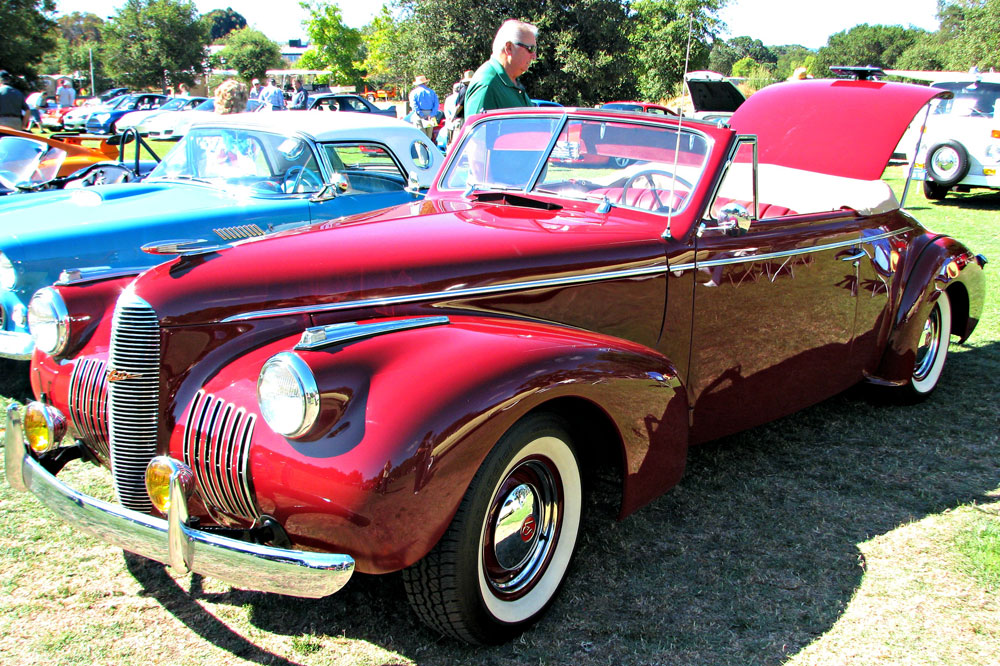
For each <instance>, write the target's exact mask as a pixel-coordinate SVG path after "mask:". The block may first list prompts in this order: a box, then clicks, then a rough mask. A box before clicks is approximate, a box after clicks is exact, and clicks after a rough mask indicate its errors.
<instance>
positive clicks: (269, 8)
mask: <svg viewBox="0 0 1000 666" xmlns="http://www.w3.org/2000/svg"><path fill="white" fill-rule="evenodd" d="M122 4H123V0H57V1H56V8H57V10H58V11H59V12H61V13H64V14H68V13H71V12H74V11H78V12H91V13H94V14H97V15H98V16H102V17H103V16H111V15H113V14H115V13H116V11H117V8H118V7H120V6H121V5H122ZM277 4H278V3H276V2H274V0H267V1H262V0H195V5H196V6H197V7H198V10H199V11H200V12H202V13H206V12H210V11H212V10H213V9H225V8H226V7H232V8H233V9H234V10H236V11H237V12H239V13H240V14H242V15H243V16H244V18H246V20H247V22H248V23H249V24H250V25H251V26H253V27H255V28H257V29H258V30H260V31H261V32H263V33H264V34H266V35H267V36H268V37H270V38H271V39H273V40H275V41H279V42H284V41H287V40H289V39H294V38H300V37H304V36H305V32H304V30H303V29H302V21H303V20H304V19H305V18H306V12H305V10H303V9H302V8H301V7H300V6H299V3H298V2H297V1H296V0H280V6H281V9H280V11H275V9H274V8H275V6H276V5H277ZM338 4H339V5H340V7H341V16H343V17H344V22H345V23H346V24H347V25H349V26H351V27H354V28H360V27H362V26H363V25H365V24H366V23H368V22H369V21H370V20H371V19H372V17H373V16H374V15H375V14H376V13H377V12H378V11H379V9H380V8H381V7H382V4H383V2H382V0H352V1H346V2H345V1H343V0H341V1H340V2H339V3H338ZM936 11H937V2H936V0H836V1H835V2H811V1H809V0H732V1H731V2H730V4H729V6H728V7H727V8H726V9H725V10H723V12H722V14H721V17H722V20H723V21H725V22H726V23H727V25H728V26H729V31H728V34H727V35H724V36H725V37H736V36H741V35H749V36H750V37H754V38H756V39H760V40H761V41H763V42H764V43H765V44H768V45H781V44H801V45H803V46H805V47H808V48H813V49H815V48H819V47H821V46H824V45H825V44H826V42H827V39H828V38H829V36H830V35H832V34H834V33H837V32H840V31H842V30H847V29H849V28H852V27H854V26H855V25H859V24H861V23H868V24H884V25H902V26H904V27H909V26H911V25H912V26H915V27H918V28H924V29H925V30H930V31H933V30H936V29H937V27H938V23H937V19H936V18H935V16H934V14H935V12H936ZM539 40H540V41H541V42H543V43H544V41H545V35H544V34H542V35H540V36H539Z"/></svg>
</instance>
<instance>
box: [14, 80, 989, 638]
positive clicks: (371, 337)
mask: <svg viewBox="0 0 1000 666" xmlns="http://www.w3.org/2000/svg"><path fill="white" fill-rule="evenodd" d="M939 94H945V95H947V94H949V93H947V92H942V91H941V90H939V89H936V88H925V87H917V86H907V85H902V84H891V83H882V82H873V81H825V80H824V81H821V80H814V81H802V82H795V83H783V84H778V85H775V86H772V87H769V88H765V89H764V90H762V91H760V92H758V93H757V94H755V95H753V96H752V97H751V98H750V99H749V100H747V102H746V103H745V104H743V105H742V106H741V107H740V109H739V110H738V111H737V112H736V113H735V114H734V115H733V117H732V121H731V128H730V127H717V126H715V125H712V124H707V123H701V122H699V121H694V120H690V119H685V118H677V117H655V116H640V115H637V114H626V113H616V112H609V111H601V110H595V109H553V108H544V109H542V108H540V109H524V110H516V111H515V110H510V111H500V112H493V113H489V114H486V115H482V116H477V117H473V118H470V119H469V122H468V123H467V125H466V127H465V129H464V130H463V134H462V136H461V137H460V140H459V142H458V144H457V146H456V147H455V148H454V149H453V150H452V152H451V154H450V155H449V158H448V159H447V161H446V163H445V164H444V166H443V167H442V170H441V172H440V173H439V174H438V177H437V181H436V183H435V185H434V187H432V189H431V190H430V193H429V194H428V196H427V198H426V199H425V200H423V201H415V202H412V203H409V204H405V205H402V206H399V207H396V208H391V209H386V210H383V211H379V212H376V213H371V214H367V215H361V216H354V217H350V218H346V219H338V220H333V221H327V222H323V223H317V224H314V225H313V226H311V227H304V228H297V229H294V230H289V231H287V232H283V233H278V234H275V235H272V236H269V237H266V238H261V239H251V240H246V241H240V242H235V243H234V244H233V245H232V246H231V247H229V246H226V247H221V246H216V247H213V248H206V247H204V246H201V249H200V250H198V251H192V252H190V253H188V254H185V255H182V256H180V257H179V258H177V259H175V260H172V261H170V262H168V263H165V264H162V265H160V266H157V267H155V268H152V269H149V270H147V271H145V272H143V273H142V274H140V275H137V276H135V275H131V276H122V275H121V273H120V272H119V273H118V274H108V275H104V276H101V275H100V273H99V272H97V271H73V270H69V271H67V272H66V273H65V274H64V277H63V278H62V279H61V280H60V282H59V283H58V284H56V285H55V286H53V287H48V288H46V289H43V290H41V291H39V292H38V293H37V294H36V295H35V297H34V299H33V300H32V302H31V305H30V327H31V331H32V334H33V336H34V339H35V352H34V356H33V359H32V369H31V381H32V387H33V389H34V391H35V395H36V396H37V398H38V401H37V402H34V403H31V404H29V405H28V406H27V407H26V408H25V409H24V410H20V409H17V408H13V409H11V410H9V411H8V415H7V418H8V425H7V440H6V448H5V455H6V474H7V479H8V481H9V483H10V484H11V485H12V486H14V487H16V488H19V489H21V490H28V491H31V492H32V493H34V494H35V495H37V496H38V498H39V499H40V500H41V502H42V503H43V504H45V505H46V506H48V507H49V508H50V509H52V510H53V511H54V512H56V513H57V514H58V515H59V516H61V517H62V518H63V519H65V520H67V521H69V522H70V523H72V524H74V525H77V526H79V527H80V528H81V529H87V530H90V531H91V532H93V533H94V534H96V535H97V536H98V537H100V538H102V539H105V540H107V541H109V542H112V543H114V544H117V545H119V546H121V547H123V548H125V549H128V550H130V551H134V552H136V553H139V554H141V555H144V556H146V557H149V558H153V559H155V560H158V561H160V562H165V563H168V564H169V565H170V566H171V567H172V568H173V569H174V570H175V571H179V572H185V571H195V572H199V573H202V574H206V575H210V576H215V577H218V578H221V579H224V580H226V581H229V582H231V583H232V584H234V585H237V586H239V587H245V588H250V589H257V590H264V591H270V592H276V593H282V594H289V595H298V596H305V597H321V596H324V595H328V594H332V593H334V592H336V591H337V590H338V589H340V588H341V587H342V586H343V585H344V584H345V583H346V582H347V580H348V579H349V578H350V576H351V575H352V573H353V572H354V571H358V572H363V573H366V574H383V573H388V572H394V571H402V577H403V580H404V582H405V585H406V588H407V593H408V597H409V599H410V601H411V602H412V604H411V605H412V606H413V608H414V610H415V612H416V613H417V614H418V615H419V616H420V617H421V618H422V619H423V620H424V621H425V622H426V623H427V624H429V625H430V626H432V627H434V628H436V629H438V630H439V631H441V632H444V633H446V634H448V635H451V636H454V637H456V638H459V639H461V640H465V641H469V642H496V641H502V640H506V639H508V638H510V637H511V636H512V635H515V634H516V633H517V632H519V631H522V630H523V629H524V627H525V626H527V625H528V624H530V623H531V622H533V621H535V620H536V619H537V618H538V617H539V616H540V615H541V614H542V613H543V611H544V610H545V608H546V607H547V606H548V605H549V603H550V602H551V600H552V599H553V596H554V595H555V594H556V592H557V590H558V588H559V587H560V584H561V582H562V580H563V578H564V576H565V574H566V571H567V567H568V565H569V562H570V559H571V557H572V556H573V551H574V549H575V546H576V540H577V536H578V534H579V531H580V529H581V506H582V505H583V502H584V497H585V495H586V493H587V492H588V487H589V486H588V479H589V478H590V475H591V473H592V472H593V471H594V470H595V469H597V468H602V469H615V470H617V471H618V474H619V475H620V478H621V485H622V497H621V515H622V516H625V515H626V514H628V513H630V512H632V511H635V510H636V509H637V508H638V507H641V506H642V505H644V504H646V503H647V502H649V501H651V500H652V499H654V498H656V497H657V496H658V495H660V494H661V493H663V492H664V491H666V490H668V489H669V488H671V487H672V486H673V485H675V484H676V483H677V481H678V479H680V477H681V474H682V472H683V470H684V465H685V458H686V455H687V450H688V447H689V446H691V445H694V444H698V443H700V442H704V441H706V440H708V439H712V438H716V437H719V436H722V435H725V434H727V433H732V432H734V431H737V430H740V429H744V428H749V427H752V426H755V425H757V424H760V423H763V422H765V421H768V420H770V419H775V418H778V417H780V416H783V415H785V414H789V413H791V412H794V411H795V410H799V409H802V408H804V407H806V406H808V405H811V404H813V403H816V402H818V401H820V400H823V399H824V398H827V397H829V396H831V395H834V394H835V393H837V392H839V391H843V390H844V389H846V388H848V387H850V386H851V385H853V384H856V383H858V382H861V381H868V382H874V383H876V384H880V385H882V386H883V387H884V390H885V391H886V392H887V393H890V394H891V393H893V392H895V393H896V394H898V395H900V396H901V397H904V398H911V399H919V398H921V397H923V396H926V395H927V394H928V393H930V392H931V391H932V390H933V389H934V387H935V385H936V384H937V383H938V380H939V378H940V377H941V375H942V368H943V366H944V363H945V357H946V353H947V350H948V344H949V341H950V340H951V338H952V337H954V338H957V339H960V340H964V339H965V338H967V337H968V336H969V335H970V334H971V333H972V331H973V329H974V328H975V326H976V323H977V321H978V318H979V316H980V312H981V310H982V307H983V279H984V276H983V265H984V264H985V261H986V260H985V258H984V257H982V256H979V255H975V254H973V252H971V251H970V250H969V249H967V248H966V247H965V246H964V245H962V244H961V243H960V242H958V241H956V240H954V239H952V238H949V237H947V236H944V235H941V234H938V233H934V232H933V231H930V230H928V229H925V228H924V227H922V226H921V225H920V223H919V222H918V221H917V220H916V219H914V218H913V217H912V216H911V215H910V214H908V213H907V212H905V211H904V210H901V209H900V205H899V203H898V201H897V199H896V197H895V196H894V195H893V192H892V191H891V190H890V189H889V187H888V186H887V185H886V184H885V183H884V182H883V181H881V180H880V177H881V174H882V171H883V168H884V166H885V164H886V161H887V160H888V158H889V156H890V154H891V153H892V151H893V149H894V147H895V146H896V144H897V142H898V141H899V138H900V136H901V135H902V133H903V130H904V129H905V128H906V126H907V124H908V123H909V122H910V120H911V119H912V118H913V116H914V114H915V113H916V112H917V111H918V110H919V109H920V108H921V107H922V106H924V105H925V104H926V103H927V102H928V101H929V100H930V99H931V98H932V97H934V96H935V95H939ZM571 143H572V144H575V145H573V146H570V148H571V149H572V151H573V152H574V154H576V153H578V154H581V155H587V154H593V155H595V156H597V157H599V158H604V159H598V160H593V162H594V163H600V164H604V165H607V166H605V167H601V168H593V167H591V168H584V167H581V166H579V165H574V164H573V163H566V160H561V161H560V160H559V159H557V158H556V157H554V155H553V153H554V152H558V153H560V154H564V153H565V150H566V149H567V144H571ZM557 147H559V150H558V151H557V150H556V149H557ZM614 158H625V159H624V160H621V161H619V162H620V164H619V162H616V160H615V159H614ZM350 177H351V176H350V175H347V176H345V178H350ZM337 194H338V191H337V189H336V188H328V189H327V190H324V191H323V192H320V193H319V194H318V195H317V196H331V197H332V196H337ZM190 245H192V244H186V243H185V242H184V241H183V240H178V241H176V247H177V248H178V251H183V248H185V247H186V246H190ZM67 268H72V267H67ZM65 428H68V431H69V433H70V434H71V436H72V438H73V440H75V443H74V444H72V445H66V446H63V445H61V443H60V442H61V435H62V432H63V430H64V429H65ZM65 441H70V440H65ZM74 458H82V459H84V460H86V461H90V462H92V463H96V464H98V465H102V466H104V467H107V468H108V469H109V470H110V477H111V480H112V484H113V486H114V489H115V492H116V497H117V500H118V502H116V503H108V502H103V501H100V500H98V499H95V498H92V497H89V496H87V495H84V494H82V493H80V492H79V491H77V490H75V489H73V488H71V487H69V486H67V485H65V484H64V483H63V482H61V481H60V480H58V479H57V477H56V475H57V474H58V473H59V471H60V469H61V468H62V467H63V466H64V465H65V464H67V463H68V462H69V461H72V460H73V459H74ZM74 464H75V463H74Z"/></svg>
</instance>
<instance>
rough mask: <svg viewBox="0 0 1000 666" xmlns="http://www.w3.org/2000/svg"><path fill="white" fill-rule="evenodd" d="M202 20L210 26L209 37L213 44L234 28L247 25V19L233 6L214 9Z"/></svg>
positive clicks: (237, 28)
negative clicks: (234, 9)
mask: <svg viewBox="0 0 1000 666" xmlns="http://www.w3.org/2000/svg"><path fill="white" fill-rule="evenodd" d="M201 20H202V21H204V22H205V23H206V25H207V26H208V38H209V39H210V40H211V41H212V43H213V44H214V43H215V42H217V41H219V40H220V39H222V38H223V37H225V36H226V35H228V34H229V33H231V32H233V31H234V30H242V29H243V28H245V27H247V20H246V19H245V18H243V15H242V14H240V13H239V12H236V11H233V8H232V7H226V8H225V9H213V10H212V11H210V12H209V13H207V14H204V15H203V16H202V17H201Z"/></svg>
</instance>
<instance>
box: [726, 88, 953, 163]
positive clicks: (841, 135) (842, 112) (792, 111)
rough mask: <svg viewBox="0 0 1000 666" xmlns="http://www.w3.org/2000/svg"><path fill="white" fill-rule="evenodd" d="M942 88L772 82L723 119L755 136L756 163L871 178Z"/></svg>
mask: <svg viewBox="0 0 1000 666" xmlns="http://www.w3.org/2000/svg"><path fill="white" fill-rule="evenodd" d="M942 92H943V91H942V90H940V89H936V88H928V87H926V86H916V85H910V84H905V83H887V82H884V81H844V80H831V79H819V80H814V81H795V82H789V83H778V84H775V85H773V86H768V87H766V88H764V89H762V90H760V91H759V92H756V93H754V94H753V95H751V96H750V97H749V98H748V99H747V101H746V102H744V103H743V105H742V106H740V108H739V109H737V111H736V113H734V114H733V117H732V119H731V120H730V123H729V124H730V127H732V128H733V129H734V130H736V131H737V132H739V133H740V134H756V135H757V137H758V151H759V153H758V154H759V159H760V162H761V163H767V164H778V165H781V166H786V167H792V168H794V169H804V170H806V171H816V172H819V173H826V174H830V175H833V176H844V177H847V178H860V179H863V180H876V179H878V178H881V177H882V172H883V171H884V170H885V165H886V164H887V163H888V162H889V158H890V157H891V156H892V152H893V150H894V149H895V148H896V144H898V143H899V140H900V138H901V137H902V136H903V132H904V131H905V130H906V127H907V125H909V124H910V121H912V120H913V117H914V116H915V115H916V113H917V112H918V111H919V110H920V109H921V107H923V106H924V105H925V104H927V102H929V101H930V100H932V99H934V98H935V97H947V96H948V95H947V94H945V95H942V94H941V93H942Z"/></svg>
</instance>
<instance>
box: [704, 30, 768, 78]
mask: <svg viewBox="0 0 1000 666" xmlns="http://www.w3.org/2000/svg"><path fill="white" fill-rule="evenodd" d="M742 58H750V59H752V60H753V61H754V62H757V63H760V64H762V65H770V66H774V65H776V64H777V62H778V54H777V53H776V52H775V51H773V50H772V49H771V48H770V47H767V46H764V42H762V41H760V40H759V39H754V38H752V37H746V36H741V37H733V38H732V39H730V40H728V41H722V40H716V41H715V42H713V43H712V48H711V53H710V54H709V57H708V68H709V69H711V70H712V71H715V72H719V73H720V74H726V75H728V74H730V73H731V72H732V68H733V63H735V62H736V61H737V60H741V59H742ZM733 76H736V74H733Z"/></svg>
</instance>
